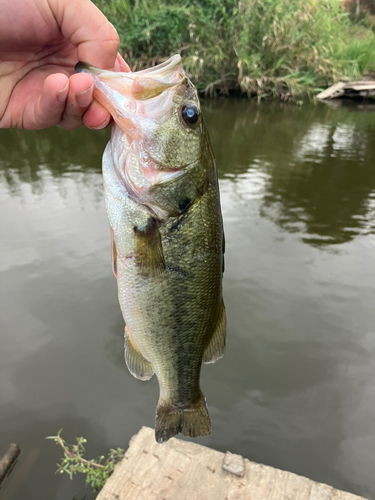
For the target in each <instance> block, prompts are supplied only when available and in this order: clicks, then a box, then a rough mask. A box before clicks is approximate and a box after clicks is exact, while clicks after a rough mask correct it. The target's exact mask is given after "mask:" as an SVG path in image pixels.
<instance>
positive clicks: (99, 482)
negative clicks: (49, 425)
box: [46, 429, 125, 491]
mask: <svg viewBox="0 0 375 500" xmlns="http://www.w3.org/2000/svg"><path fill="white" fill-rule="evenodd" d="M61 432H62V429H60V430H59V432H58V433H57V435H56V436H48V437H47V438H46V439H52V440H53V441H55V443H56V444H58V445H59V446H61V447H62V449H63V451H64V458H63V459H62V460H61V463H60V464H57V466H58V469H57V471H56V473H60V474H63V473H64V472H65V473H66V474H68V476H69V477H70V479H73V476H74V475H75V474H85V475H86V484H89V485H91V487H92V489H93V490H94V491H99V490H101V489H102V488H103V486H104V483H105V482H106V481H107V479H108V478H109V476H110V475H111V474H112V472H113V470H114V468H115V466H116V464H117V463H118V462H119V461H120V460H121V459H122V458H123V456H124V454H125V450H122V449H121V448H117V450H112V449H111V450H109V454H108V457H107V458H105V457H104V456H101V457H97V458H95V459H93V460H86V459H85V458H83V456H82V455H83V453H84V452H85V448H84V446H83V445H84V443H86V442H87V441H86V439H85V438H83V437H79V438H76V440H77V444H67V443H66V442H65V441H64V440H63V439H62V438H61Z"/></svg>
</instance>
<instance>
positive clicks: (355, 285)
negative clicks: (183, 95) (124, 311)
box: [0, 99, 375, 500]
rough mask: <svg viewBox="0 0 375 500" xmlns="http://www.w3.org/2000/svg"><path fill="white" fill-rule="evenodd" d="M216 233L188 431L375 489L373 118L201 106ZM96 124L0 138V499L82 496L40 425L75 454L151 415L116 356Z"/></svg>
mask: <svg viewBox="0 0 375 500" xmlns="http://www.w3.org/2000/svg"><path fill="white" fill-rule="evenodd" d="M205 117H206V121H207V124H208V128H209V131H210V136H211V140H212V144H213V148H214V151H215V153H216V158H217V164H218V172H219V178H220V188H221V195H222V208H223V216H224V225H225V231H226V241H227V249H226V272H225V279H224V296H225V302H226V307H227V314H228V347H227V353H226V356H225V357H224V358H223V359H221V360H220V361H219V362H217V363H216V364H214V365H207V366H204V368H203V373H202V387H203V390H204V392H205V395H206V397H207V401H208V405H209V409H210V414H211V419H212V434H211V435H210V436H208V437H206V438H201V439H199V440H197V441H198V442H200V443H202V444H205V445H207V446H210V447H212V448H215V449H218V450H221V451H226V450H230V451H232V452H235V453H240V454H242V455H244V456H246V457H248V458H249V459H251V460H254V461H256V462H261V463H265V464H268V465H272V466H274V467H279V468H281V469H286V470H290V471H293V472H295V473H297V474H302V475H305V476H308V477H310V478H311V479H314V480H316V481H321V482H326V483H328V484H331V485H332V486H335V487H337V488H341V489H344V490H347V491H350V492H352V493H356V494H358V495H363V496H365V497H367V498H372V499H375V476H374V473H373V471H374V470H375V357H374V351H375V326H374V325H375V307H374V297H375V265H374V252H375V114H373V113H371V112H368V110H366V109H358V108H357V107H351V106H349V107H342V108H339V109H334V108H331V107H326V106H323V105H319V106H316V107H310V106H306V107H301V108H297V107H290V106H285V105H281V104H266V105H261V106H256V105H254V104H252V103H249V102H248V101H246V100H235V99H231V100H223V101H221V100H218V101H210V102H207V103H205ZM107 139H108V131H104V132H99V133H98V132H91V131H88V130H85V129H82V130H79V131H75V132H64V131H62V130H60V129H57V128H56V129H51V130H46V131H41V132H23V131H16V130H2V131H0V206H1V213H2V217H1V218H0V234H1V247H0V332H1V344H0V455H1V454H2V453H3V451H5V449H6V448H7V445H8V443H9V442H16V443H18V444H19V445H20V446H21V448H22V455H21V459H20V461H19V463H18V464H17V467H16V468H15V470H14V472H13V474H12V475H11V476H10V478H9V479H8V480H7V481H6V482H5V483H4V486H3V489H2V490H1V498H2V500H24V499H25V498H27V499H28V500H37V499H38V500H40V499H43V500H50V499H51V498H54V499H56V500H66V499H73V497H74V496H75V497H76V498H77V499H79V500H80V499H82V498H83V497H84V496H86V499H87V500H91V499H93V498H94V497H95V495H93V494H91V493H90V489H87V488H86V489H85V488H84V486H83V481H82V480H79V479H78V480H74V481H73V482H71V481H69V479H68V478H65V477H64V476H60V475H57V476H56V475H54V472H55V470H56V465H55V464H56V462H57V461H58V460H59V458H60V456H61V452H60V450H59V449H58V448H57V447H56V446H55V445H54V444H53V443H52V442H50V441H46V440H45V439H44V438H45V436H48V435H51V434H55V433H56V432H57V431H58V429H60V428H61V427H62V428H63V429H64V430H63V437H64V438H65V439H66V440H67V441H68V442H70V441H72V440H74V437H75V436H81V435H82V436H84V437H86V438H87V440H88V445H87V456H88V457H94V456H97V455H101V454H105V453H106V452H107V451H108V449H109V448H110V447H118V446H120V447H124V448H126V447H127V443H128V441H129V439H130V437H131V436H132V435H133V434H135V433H136V432H137V431H138V430H139V428H140V426H141V425H148V426H151V427H152V426H153V423H154V415H155V406H156V402H157V397H158V394H157V383H156V381H155V380H151V381H149V382H147V383H145V382H141V381H139V380H136V379H134V378H133V377H132V376H131V375H130V374H129V373H128V372H127V369H126V367H125V365H124V361H123V351H122V345H123V319H122V316H121V313H120V309H119V306H118V302H117V289H116V282H115V279H114V278H113V276H112V272H111V258H110V244H109V230H108V223H107V218H106V214H105V207H104V198H103V186H102V178H101V154H102V151H103V149H104V146H105V143H106V141H107Z"/></svg>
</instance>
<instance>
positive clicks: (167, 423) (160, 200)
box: [76, 55, 226, 443]
mask: <svg viewBox="0 0 375 500" xmlns="http://www.w3.org/2000/svg"><path fill="white" fill-rule="evenodd" d="M76 71H77V72H87V73H90V74H91V75H92V76H93V77H94V82H95V83H94V98H95V99H96V100H97V101H98V102H99V103H100V104H101V105H102V106H103V107H104V108H105V109H107V110H108V111H109V113H110V114H111V115H112V117H113V120H114V125H113V128H112V134H111V139H110V141H109V143H108V144H107V146H106V149H105V151H104V154H103V182H104V191H105V200H106V209H107V215H108V219H109V225H110V232H111V240H112V267H113V274H114V275H115V277H116V278H117V284H118V298H119V303H120V307H121V311H122V314H123V317H124V320H125V325H126V326H125V337H124V338H125V362H126V365H127V367H128V369H129V371H130V373H131V374H132V375H133V376H134V377H136V378H137V379H140V380H149V379H150V378H151V377H152V376H153V375H154V374H155V375H156V377H157V380H158V382H159V389H160V393H159V399H158V404H157V409H156V419H155V439H156V441H157V442H159V443H163V442H165V441H168V439H170V438H171V437H172V436H175V435H176V434H178V433H182V434H183V435H185V436H191V437H198V436H206V435H208V434H210V432H211V421H210V417H209V413H208V409H207V405H206V400H205V397H204V395H203V393H202V390H201V388H200V380H199V379H200V372H201V366H202V362H204V363H214V362H215V361H216V360H218V359H219V358H221V357H222V356H223V354H224V351H225V339H226V313H225V307H224V302H223V294H222V277H223V272H224V246H225V243H224V231H223V219H222V213H221V206H220V193H219V186H218V179H217V171H216V165H215V159H214V155H213V152H212V147H211V144H210V140H209V136H208V132H207V128H206V126H205V123H204V119H203V116H202V110H201V105H200V102H199V98H198V93H197V90H196V88H195V87H194V85H193V83H192V82H191V80H190V79H189V78H188V76H187V75H186V73H185V71H184V69H183V66H182V62H181V57H180V56H179V55H174V56H172V57H171V58H170V59H168V60H167V61H165V62H163V63H162V64H159V65H158V66H154V67H151V68H148V69H144V70H142V71H138V72H128V73H120V72H111V71H106V70H102V69H98V68H94V67H92V66H90V65H88V64H85V63H78V65H77V66H76Z"/></svg>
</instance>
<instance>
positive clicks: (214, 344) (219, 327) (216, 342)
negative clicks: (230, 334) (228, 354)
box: [203, 301, 227, 363]
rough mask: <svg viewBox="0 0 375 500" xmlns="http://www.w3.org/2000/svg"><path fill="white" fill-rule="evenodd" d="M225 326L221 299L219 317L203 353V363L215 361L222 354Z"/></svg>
mask: <svg viewBox="0 0 375 500" xmlns="http://www.w3.org/2000/svg"><path fill="white" fill-rule="evenodd" d="M226 327H227V316H226V314H225V307H224V302H223V301H221V306H220V313H219V319H218V321H217V324H216V328H215V331H214V334H213V336H212V338H211V340H210V343H209V344H208V346H207V348H206V350H205V351H204V354H203V362H204V363H215V361H217V360H218V359H220V358H222V357H223V356H224V351H225V336H226Z"/></svg>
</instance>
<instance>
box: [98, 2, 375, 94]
mask: <svg viewBox="0 0 375 500" xmlns="http://www.w3.org/2000/svg"><path fill="white" fill-rule="evenodd" d="M95 3H96V5H98V7H99V8H100V9H101V10H102V11H103V12H104V14H105V15H106V16H107V17H108V18H109V20H110V21H111V22H112V23H113V24H114V26H115V27H116V29H117V31H118V32H119V35H120V39H121V48H120V50H121V52H122V54H123V55H124V57H125V59H126V60H127V62H128V63H129V64H130V66H131V68H132V69H133V70H138V69H141V68H143V67H147V66H150V65H153V64H155V63H158V62H161V61H162V60H164V59H166V58H167V57H169V56H170V55H171V54H174V53H176V52H179V53H180V54H181V55H182V57H183V60H184V67H185V70H186V71H187V73H188V74H189V76H190V77H191V79H192V80H193V82H194V83H195V85H196V86H197V88H198V90H199V91H200V92H201V93H203V94H204V95H206V96H214V95H217V94H225V95H231V94H235V95H239V94H245V95H247V96H248V97H250V98H252V97H256V98H258V99H262V98H279V99H282V100H286V101H289V100H292V101H299V100H301V99H303V98H306V97H308V98H310V99H312V98H313V96H314V95H316V94H317V93H319V92H320V91H322V90H323V89H324V88H327V87H329V86H330V85H332V84H334V83H336V82H338V81H341V80H344V81H348V80H355V79H361V78H362V77H363V75H364V74H369V73H372V72H375V58H374V57H373V54H374V53H375V34H374V31H373V24H372V18H371V16H370V15H367V14H366V13H362V14H361V16H359V17H358V16H354V15H351V12H350V9H349V10H347V9H346V8H345V7H344V3H343V2H341V1H340V0H304V1H303V2H302V1H301V0H244V1H240V2H237V1H234V0H217V1H216V0H215V1H214V0H205V1H204V2H198V1H197V0H175V1H173V3H172V2H171V1H170V0H143V1H139V0H130V1H126V0H111V2H108V1H107V0H95ZM345 5H346V6H347V4H345Z"/></svg>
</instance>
